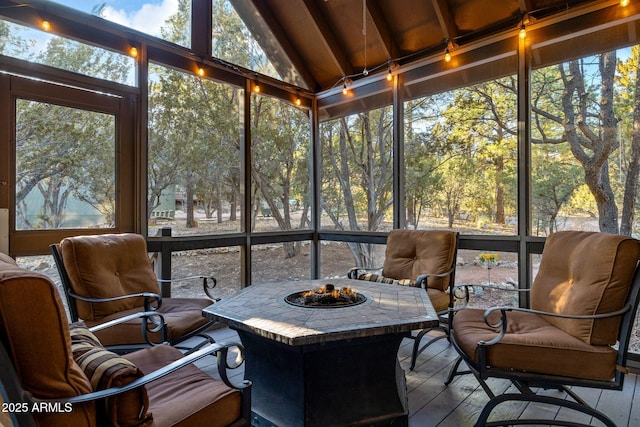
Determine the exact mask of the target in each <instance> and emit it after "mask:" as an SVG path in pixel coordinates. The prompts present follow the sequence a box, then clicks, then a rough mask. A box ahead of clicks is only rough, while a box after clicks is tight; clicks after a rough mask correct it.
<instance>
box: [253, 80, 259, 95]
mask: <svg viewBox="0 0 640 427" xmlns="http://www.w3.org/2000/svg"><path fill="white" fill-rule="evenodd" d="M253 91H254V92H255V93H260V83H258V82H255V83H254V84H253Z"/></svg>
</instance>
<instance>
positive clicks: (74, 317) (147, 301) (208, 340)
mask: <svg viewBox="0 0 640 427" xmlns="http://www.w3.org/2000/svg"><path fill="white" fill-rule="evenodd" d="M49 249H50V250H51V254H52V255H53V259H54V261H55V264H56V267H57V269H58V274H59V276H60V281H61V283H62V289H63V291H64V292H63V293H64V296H65V299H66V301H67V307H68V309H69V315H70V320H71V322H77V321H78V320H80V318H79V317H78V309H77V306H76V301H77V300H80V301H86V302H91V303H104V302H110V301H117V300H122V299H128V298H144V312H155V311H156V310H157V309H158V308H160V306H161V305H162V296H160V294H156V293H151V292H142V293H135V294H129V295H122V296H118V297H113V298H90V297H84V296H82V295H78V294H76V293H74V292H73V291H72V289H71V280H70V279H69V275H68V273H67V270H66V268H65V267H64V261H63V259H62V253H61V251H60V246H59V245H58V244H52V245H50V246H49ZM195 279H199V280H202V282H203V283H202V287H203V289H204V292H205V293H206V294H207V296H208V297H209V298H211V299H212V301H213V302H215V301H219V300H220V298H215V297H213V295H212V294H211V290H212V289H213V288H215V286H216V284H217V282H216V279H215V278H214V277H213V276H189V277H184V278H178V279H172V280H167V279H157V280H158V283H166V282H171V283H172V282H178V281H183V280H195ZM155 314H156V318H155V319H153V320H151V321H152V322H154V324H155V325H156V328H155V329H154V330H153V331H151V332H158V331H159V332H160V333H161V337H162V340H161V342H160V343H154V342H152V341H151V340H150V339H149V337H148V336H147V335H146V334H144V335H143V338H144V340H145V342H146V344H122V345H110V346H107V348H108V349H109V350H110V351H113V352H115V353H119V354H124V353H128V352H131V351H135V350H139V349H141V348H145V347H148V346H151V345H157V344H162V343H167V344H169V345H172V346H174V347H177V348H180V349H183V350H186V351H187V352H193V351H196V350H198V349H199V348H202V347H203V346H204V345H207V344H212V343H214V342H215V340H214V339H213V338H212V337H211V336H210V335H207V334H205V332H206V331H207V330H208V329H210V328H211V327H212V326H213V325H214V324H215V323H216V322H215V321H214V320H212V319H211V320H210V321H209V322H207V323H205V324H204V325H202V326H200V327H199V328H197V329H194V330H193V331H191V332H189V333H188V334H185V335H183V336H180V337H178V338H176V339H174V340H171V341H167V334H168V333H167V331H168V325H167V324H166V322H165V320H164V317H163V316H162V315H161V314H160V313H155ZM156 319H159V320H156ZM98 326H101V325H96V327H98ZM99 329H101V328H99ZM99 329H96V330H99ZM144 329H145V328H143V330H144ZM193 337H199V338H202V340H201V341H200V342H199V343H198V344H196V345H195V346H191V347H186V346H182V345H181V343H183V342H184V341H186V340H188V339H190V338H193Z"/></svg>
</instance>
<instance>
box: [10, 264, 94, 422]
mask: <svg viewBox="0 0 640 427" xmlns="http://www.w3.org/2000/svg"><path fill="white" fill-rule="evenodd" d="M67 322H68V320H67V315H66V313H65V311H64V308H63V306H62V302H61V300H60V296H59V295H58V290H57V289H56V287H55V285H54V284H53V283H52V282H51V280H49V278H47V277H46V276H44V275H42V274H39V273H35V272H31V271H28V270H24V269H21V268H19V267H18V266H17V265H16V264H15V262H14V261H13V260H12V259H11V258H10V257H8V256H6V255H2V254H0V339H2V341H3V344H4V346H5V348H6V349H7V352H8V353H9V355H10V357H11V359H12V360H13V363H14V367H15V370H16V374H17V376H18V378H19V379H20V383H21V385H22V388H24V389H25V390H27V391H29V392H31V393H32V394H33V395H34V396H35V397H37V398H42V399H53V398H60V397H70V396H77V395H80V394H84V393H89V392H91V391H92V390H91V384H90V383H89V381H88V379H87V377H86V376H85V375H84V373H83V372H82V370H81V369H80V367H79V366H78V365H77V364H76V362H75V361H74V360H73V357H72V353H71V341H70V338H69V326H68V323H67ZM72 408H73V410H72V412H70V413H65V412H59V413H56V412H46V411H43V412H41V413H37V412H34V418H35V419H36V422H37V423H38V424H39V425H43V426H71V425H73V426H93V425H95V417H96V415H95V405H94V404H93V403H87V404H74V405H73V406H72Z"/></svg>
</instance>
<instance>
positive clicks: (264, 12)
mask: <svg viewBox="0 0 640 427" xmlns="http://www.w3.org/2000/svg"><path fill="white" fill-rule="evenodd" d="M229 1H230V3H231V4H232V6H233V7H234V9H235V10H236V12H237V13H238V15H239V16H240V18H241V19H242V21H243V22H244V23H245V25H246V26H247V28H249V30H250V31H251V33H252V34H253V36H254V37H255V38H256V40H257V41H258V42H260V46H261V47H262V49H263V50H264V51H265V54H266V55H267V56H268V57H269V59H270V60H271V63H272V64H273V66H274V67H275V68H276V70H277V71H278V73H279V74H280V75H281V76H283V78H284V80H286V81H291V82H292V83H295V84H296V85H298V86H302V87H306V88H307V89H311V90H316V89H317V88H318V87H319V83H318V82H317V81H316V79H315V78H314V77H313V75H312V74H311V72H310V71H309V69H308V68H307V66H306V62H305V61H304V60H303V59H302V58H301V57H300V55H299V54H298V51H297V49H296V48H295V47H294V46H293V45H292V44H291V42H290V41H289V38H288V37H287V35H286V33H285V31H284V29H283V28H282V26H281V25H280V23H279V22H278V20H277V19H276V18H275V17H274V16H273V13H272V12H271V10H270V9H269V6H268V5H266V4H265V2H264V1H263V0H229ZM291 67H292V68H294V69H295V72H293V70H292V69H291ZM296 72H297V76H296Z"/></svg>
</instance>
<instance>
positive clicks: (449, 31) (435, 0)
mask: <svg viewBox="0 0 640 427" xmlns="http://www.w3.org/2000/svg"><path fill="white" fill-rule="evenodd" d="M431 2H432V4H433V8H434V9H435V12H436V15H437V17H438V22H439V23H440V28H441V29H442V34H443V35H444V38H445V39H446V40H450V41H453V40H455V38H456V37H458V30H457V27H456V22H455V19H454V17H453V14H452V13H451V9H450V8H449V3H448V2H447V0H431Z"/></svg>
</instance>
